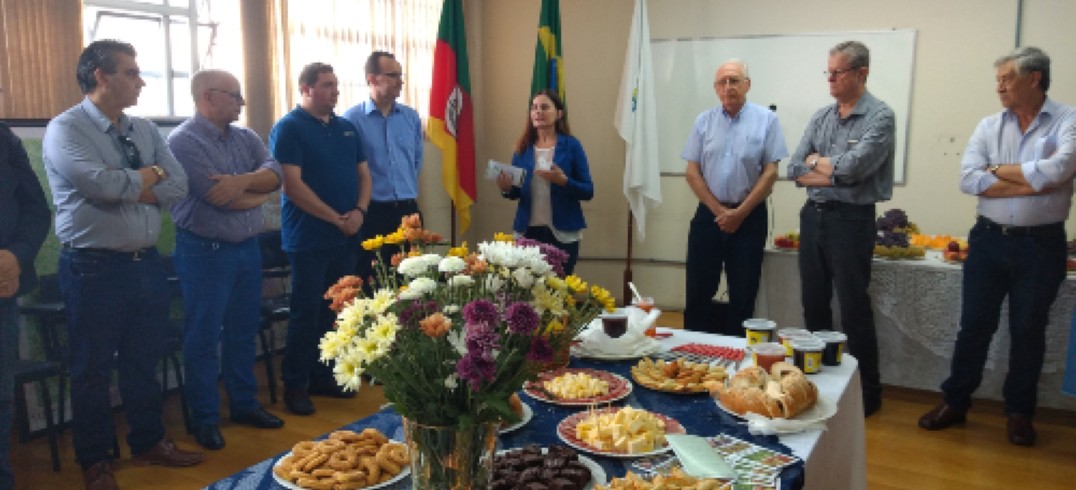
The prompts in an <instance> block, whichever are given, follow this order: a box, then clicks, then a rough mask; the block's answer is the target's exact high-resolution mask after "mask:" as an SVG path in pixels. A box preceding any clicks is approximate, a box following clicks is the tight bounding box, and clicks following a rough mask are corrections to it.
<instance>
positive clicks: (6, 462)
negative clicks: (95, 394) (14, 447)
mask: <svg viewBox="0 0 1076 490" xmlns="http://www.w3.org/2000/svg"><path fill="white" fill-rule="evenodd" d="M51 216H52V212H51V211H49V206H48V204H47V203H46V202H45V192H44V191H42V190H41V183H40V182H38V180H37V175H36V174H34V170H33V169H32V168H30V159H29V157H28V156H27V155H26V150H25V149H23V147H22V142H21V141H19V138H18V137H17V136H15V134H14V133H12V132H11V130H10V129H8V127H7V126H5V125H3V124H0V489H4V490H8V489H13V488H15V473H14V471H12V468H11V460H10V459H9V458H8V445H9V444H10V443H11V420H12V412H11V409H12V402H13V401H14V394H15V392H14V389H15V386H14V372H13V369H14V367H15V366H14V364H15V358H16V357H18V356H17V354H18V349H19V315H18V305H17V304H16V303H15V298H16V297H17V296H18V295H20V294H23V293H26V292H28V291H30V290H32V289H33V288H34V285H35V284H36V282H37V275H36V274H35V273H34V257H35V256H37V251H38V250H39V249H40V248H41V244H42V243H43V242H44V241H45V235H48V233H49V218H50V217H51Z"/></svg>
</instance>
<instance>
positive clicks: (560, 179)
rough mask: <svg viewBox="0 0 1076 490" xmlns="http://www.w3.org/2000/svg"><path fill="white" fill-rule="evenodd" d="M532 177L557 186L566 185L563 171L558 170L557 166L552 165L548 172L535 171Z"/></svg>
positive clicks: (565, 176) (566, 178) (566, 180)
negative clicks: (534, 176) (537, 177)
mask: <svg viewBox="0 0 1076 490" xmlns="http://www.w3.org/2000/svg"><path fill="white" fill-rule="evenodd" d="M534 175H537V176H539V177H541V178H543V179H545V180H548V181H549V182H552V183H554V184H557V185H559V186H565V185H567V184H568V176H567V175H565V174H564V171H563V170H561V169H560V167H559V166H557V164H555V163H554V164H552V167H550V168H549V170H535V171H534Z"/></svg>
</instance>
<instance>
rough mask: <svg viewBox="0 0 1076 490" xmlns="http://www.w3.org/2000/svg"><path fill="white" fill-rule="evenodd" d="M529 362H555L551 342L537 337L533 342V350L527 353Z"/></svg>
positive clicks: (539, 336)
mask: <svg viewBox="0 0 1076 490" xmlns="http://www.w3.org/2000/svg"><path fill="white" fill-rule="evenodd" d="M527 360H528V361H535V362H549V361H552V360H553V348H552V347H550V346H549V340H547V339H546V338H545V337H542V336H541V335H537V336H535V337H534V339H533V340H531V350H530V352H528V353H527Z"/></svg>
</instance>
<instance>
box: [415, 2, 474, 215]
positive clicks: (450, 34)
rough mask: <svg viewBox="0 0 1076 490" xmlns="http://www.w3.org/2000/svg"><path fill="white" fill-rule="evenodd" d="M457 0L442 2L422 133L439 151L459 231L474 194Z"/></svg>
mask: <svg viewBox="0 0 1076 490" xmlns="http://www.w3.org/2000/svg"><path fill="white" fill-rule="evenodd" d="M461 2H462V0H445V3H444V4H443V6H442V7H441V23H440V26H439V27H438V28H437V46H436V48H434V54H433V88H432V89H431V90H430V119H429V123H428V125H427V127H426V132H427V134H429V136H430V142H432V143H433V144H434V145H437V147H438V148H440V149H441V153H442V157H441V183H442V184H444V186H445V192H447V193H448V196H449V197H450V198H452V203H453V205H454V207H455V209H456V215H457V216H459V221H460V233H463V232H464V231H467V227H468V226H470V224H471V204H473V203H474V202H475V199H476V197H477V188H476V187H475V165H474V112H473V107H472V105H471V76H470V74H469V72H468V70H467V37H466V36H465V35H464V29H463V5H462V3H461Z"/></svg>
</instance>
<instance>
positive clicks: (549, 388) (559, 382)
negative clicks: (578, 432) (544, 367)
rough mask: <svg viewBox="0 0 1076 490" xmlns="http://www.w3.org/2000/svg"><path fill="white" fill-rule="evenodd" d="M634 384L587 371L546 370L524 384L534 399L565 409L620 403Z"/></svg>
mask: <svg viewBox="0 0 1076 490" xmlns="http://www.w3.org/2000/svg"><path fill="white" fill-rule="evenodd" d="M631 388H632V386H631V381H628V380H627V379H626V378H624V377H623V376H620V375H617V374H614V373H610V372H608V371H602V370H599V369H587V368H562V369H556V370H553V371H546V372H544V373H541V374H539V375H538V379H537V380H534V381H528V382H527V383H525V384H524V385H523V392H524V393H526V394H527V395H528V396H530V397H531V398H534V399H535V400H539V401H543V402H546V403H553V404H556V405H564V406H588V405H595V404H600V403H610V402H614V401H617V400H621V399H623V398H625V397H627V396H628V395H630V394H631Z"/></svg>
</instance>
